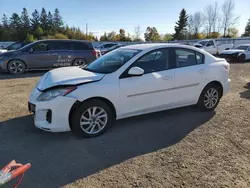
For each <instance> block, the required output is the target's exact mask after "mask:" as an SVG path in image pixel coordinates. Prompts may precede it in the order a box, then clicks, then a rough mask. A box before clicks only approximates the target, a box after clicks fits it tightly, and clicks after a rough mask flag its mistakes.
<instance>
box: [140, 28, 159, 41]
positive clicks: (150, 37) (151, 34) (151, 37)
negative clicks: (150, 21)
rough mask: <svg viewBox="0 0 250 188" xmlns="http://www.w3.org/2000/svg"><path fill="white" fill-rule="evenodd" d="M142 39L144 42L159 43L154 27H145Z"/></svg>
mask: <svg viewBox="0 0 250 188" xmlns="http://www.w3.org/2000/svg"><path fill="white" fill-rule="evenodd" d="M144 38H145V40H146V41H160V38H161V37H160V34H159V33H158V31H157V29H156V28H155V27H147V29H146V32H145V33H144Z"/></svg>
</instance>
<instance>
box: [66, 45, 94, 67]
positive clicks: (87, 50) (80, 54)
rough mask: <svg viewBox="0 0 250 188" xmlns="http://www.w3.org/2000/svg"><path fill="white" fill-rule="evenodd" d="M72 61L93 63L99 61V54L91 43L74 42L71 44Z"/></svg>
mask: <svg viewBox="0 0 250 188" xmlns="http://www.w3.org/2000/svg"><path fill="white" fill-rule="evenodd" d="M70 49H71V55H72V61H74V60H76V59H83V60H84V61H85V62H86V63H91V62H92V61H94V60H96V59H97V52H96V51H95V49H94V47H93V45H92V44H91V43H89V42H72V43H70Z"/></svg>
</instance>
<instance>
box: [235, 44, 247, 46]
mask: <svg viewBox="0 0 250 188" xmlns="http://www.w3.org/2000/svg"><path fill="white" fill-rule="evenodd" d="M237 46H250V44H239V45H237Z"/></svg>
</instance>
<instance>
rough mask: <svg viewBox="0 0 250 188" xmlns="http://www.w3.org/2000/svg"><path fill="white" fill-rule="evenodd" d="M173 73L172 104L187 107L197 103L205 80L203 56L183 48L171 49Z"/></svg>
mask: <svg viewBox="0 0 250 188" xmlns="http://www.w3.org/2000/svg"><path fill="white" fill-rule="evenodd" d="M171 52H172V53H171V55H172V61H173V62H174V63H175V69H174V70H175V71H174V75H175V76H174V77H175V80H174V90H173V96H174V103H175V105H176V106H182V105H186V104H187V105H188V104H191V103H194V102H196V101H197V99H198V97H199V95H200V92H201V91H202V89H203V87H204V82H205V79H206V65H205V64H204V61H205V59H204V55H203V54H201V53H198V52H196V51H193V50H189V49H185V48H172V50H171Z"/></svg>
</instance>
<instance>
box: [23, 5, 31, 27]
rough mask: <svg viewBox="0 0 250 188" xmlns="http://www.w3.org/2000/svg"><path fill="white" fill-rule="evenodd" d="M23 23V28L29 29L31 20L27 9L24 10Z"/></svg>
mask: <svg viewBox="0 0 250 188" xmlns="http://www.w3.org/2000/svg"><path fill="white" fill-rule="evenodd" d="M21 23H22V27H23V28H25V29H29V27H30V19H29V14H28V11H27V9H26V8H23V12H22V15H21Z"/></svg>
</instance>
